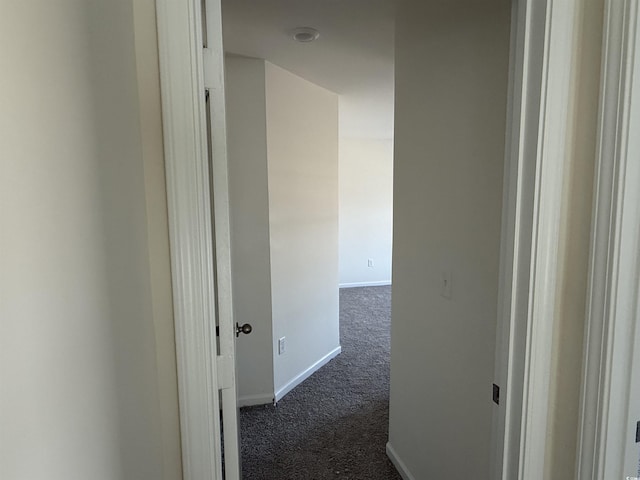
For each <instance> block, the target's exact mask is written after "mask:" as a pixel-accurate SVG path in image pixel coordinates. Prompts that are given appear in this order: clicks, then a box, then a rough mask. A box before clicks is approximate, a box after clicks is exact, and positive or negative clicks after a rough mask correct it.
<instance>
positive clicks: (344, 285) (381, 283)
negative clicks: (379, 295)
mask: <svg viewBox="0 0 640 480" xmlns="http://www.w3.org/2000/svg"><path fill="white" fill-rule="evenodd" d="M385 285H391V280H380V281H378V282H355V283H341V284H340V285H339V287H340V288H354V287H383V286H385Z"/></svg>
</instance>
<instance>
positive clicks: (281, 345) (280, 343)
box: [278, 337, 287, 355]
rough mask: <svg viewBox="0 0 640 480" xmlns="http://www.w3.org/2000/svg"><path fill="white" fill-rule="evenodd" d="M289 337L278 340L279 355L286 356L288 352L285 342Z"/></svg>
mask: <svg viewBox="0 0 640 480" xmlns="http://www.w3.org/2000/svg"><path fill="white" fill-rule="evenodd" d="M286 338H287V337H282V338H280V339H279V340H278V355H282V354H284V352H285V351H286V350H287V348H286V347H287V344H286V342H285V340H286Z"/></svg>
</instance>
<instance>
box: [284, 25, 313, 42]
mask: <svg viewBox="0 0 640 480" xmlns="http://www.w3.org/2000/svg"><path fill="white" fill-rule="evenodd" d="M291 36H292V37H293V39H294V40H295V41H296V42H300V43H309V42H313V41H314V40H317V39H318V37H319V36H320V32H319V31H318V30H316V29H315V28H311V27H298V28H294V29H293V30H292V31H291Z"/></svg>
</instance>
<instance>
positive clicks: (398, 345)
mask: <svg viewBox="0 0 640 480" xmlns="http://www.w3.org/2000/svg"><path fill="white" fill-rule="evenodd" d="M509 28H510V2H509V1H508V0H492V1H487V2H478V1H473V0H464V1H457V2H446V1H429V2H423V1H419V0H401V1H400V3H399V6H398V14H397V22H396V58H395V64H396V83H395V85H396V111H395V154H394V238H393V243H394V254H393V300H392V302H393V305H392V307H393V310H392V311H393V313H392V315H393V318H392V332H391V399H390V429H389V444H390V446H391V447H392V448H393V449H394V450H395V452H396V454H397V456H398V457H399V459H400V460H401V461H402V462H404V464H405V465H406V466H407V468H408V470H409V472H410V473H411V474H412V475H413V477H414V478H419V479H423V478H424V479H427V478H433V479H444V478H467V477H469V475H472V476H474V477H477V478H488V477H489V462H490V445H491V442H490V439H491V421H492V403H491V384H492V379H493V373H494V353H495V338H496V337H495V334H496V315H497V289H498V263H499V249H500V221H501V201H502V172H503V165H504V137H505V118H506V99H507V75H508V57H509ZM443 271H448V272H451V274H452V285H453V291H452V298H451V299H447V298H444V297H442V296H441V295H440V287H441V285H440V284H441V274H442V272H443Z"/></svg>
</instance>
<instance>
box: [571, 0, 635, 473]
mask: <svg viewBox="0 0 640 480" xmlns="http://www.w3.org/2000/svg"><path fill="white" fill-rule="evenodd" d="M639 22H640V11H639V5H638V1H637V0H606V1H605V19H604V32H603V58H602V74H601V92H600V105H599V110H600V111H599V124H598V146H597V156H596V169H595V173H596V175H595V190H594V191H595V196H594V214H593V222H592V231H591V253H590V266H589V287H588V288H589V296H588V303H587V318H586V329H585V344H584V363H583V382H582V392H581V393H582V396H581V400H582V403H581V408H580V425H579V428H580V431H579V436H578V452H577V478H578V479H579V480H606V479H609V478H637V476H640V475H638V473H639V472H638V468H639V467H638V462H639V461H640V458H638V457H639V455H640V451H639V450H638V446H637V445H638V444H637V443H636V441H635V440H636V439H635V435H636V423H635V422H636V421H637V420H638V417H637V416H635V417H631V418H630V415H631V414H632V411H633V410H632V408H633V407H632V402H631V396H632V395H636V398H637V395H638V392H637V391H635V392H633V391H632V390H631V389H632V387H633V383H632V379H633V378H634V377H635V378H637V375H638V372H639V370H638V369H639V368H640V367H639V366H638V363H637V362H638V356H637V355H638V353H637V351H638V347H640V339H639V338H638V336H639V335H640V328H638V327H639V324H640V310H639V309H640V303H639V300H638V291H639V289H640V252H639V246H640V189H639V188H638V185H640V155H638V153H639V152H638V151H637V149H638V141H637V140H636V141H635V142H636V143H635V144H634V145H635V146H634V147H633V148H635V149H636V150H635V152H632V153H630V147H631V145H632V143H631V142H632V139H633V135H632V128H631V121H632V117H631V108H632V103H631V101H632V99H635V100H634V101H635V102H640V92H638V91H635V92H634V91H633V88H634V87H635V88H636V89H638V88H639V85H638V79H637V78H638V77H637V76H635V71H634V70H635V69H636V68H640V64H638V62H637V58H638V56H639V54H640V50H639V49H640V45H638V44H639V43H640V31H639V30H640V25H639ZM634 83H636V85H634ZM632 94H633V96H632ZM635 109H636V111H638V110H640V103H636V104H635ZM634 121H635V125H636V128H637V125H638V121H639V120H638V114H635V117H634ZM636 137H637V135H636ZM634 355H635V357H634ZM636 382H637V380H636ZM636 388H638V387H637V383H636ZM635 403H637V399H636V401H635ZM637 414H638V411H637V409H636V411H635V415H637ZM634 450H635V451H634ZM632 451H634V452H633V453H634V458H633V468H634V470H633V471H632V472H630V471H629V468H630V467H629V460H630V459H629V456H630V454H631V452H632ZM625 458H626V461H627V463H626V464H625ZM625 467H626V468H627V470H626V472H625Z"/></svg>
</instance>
